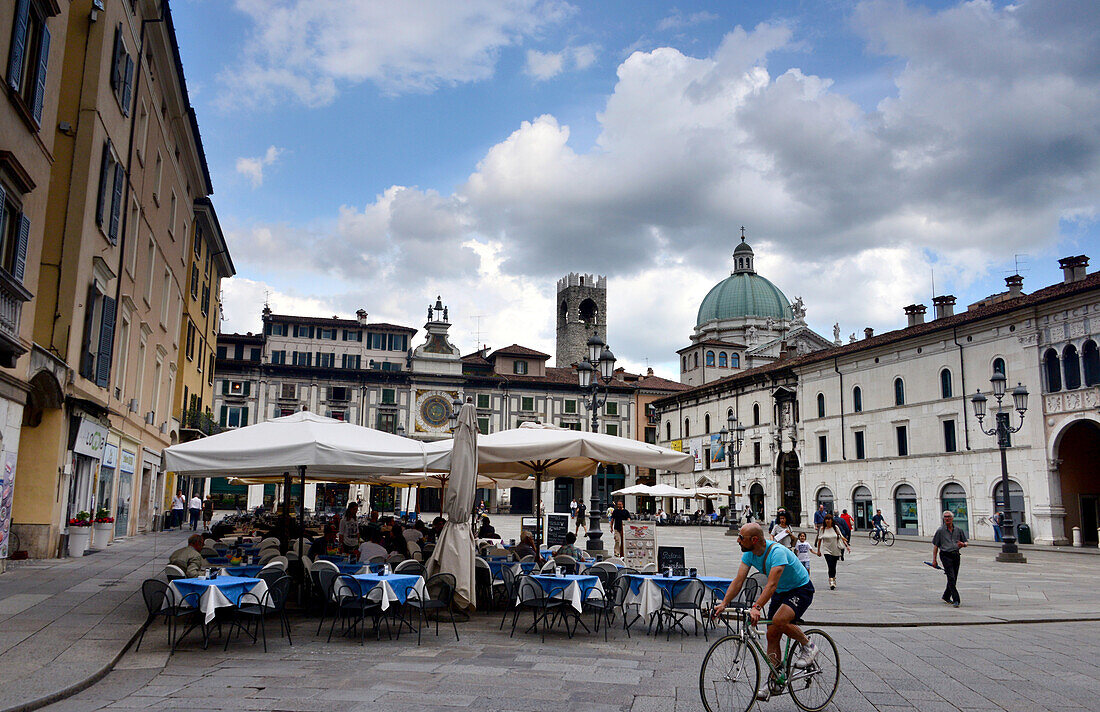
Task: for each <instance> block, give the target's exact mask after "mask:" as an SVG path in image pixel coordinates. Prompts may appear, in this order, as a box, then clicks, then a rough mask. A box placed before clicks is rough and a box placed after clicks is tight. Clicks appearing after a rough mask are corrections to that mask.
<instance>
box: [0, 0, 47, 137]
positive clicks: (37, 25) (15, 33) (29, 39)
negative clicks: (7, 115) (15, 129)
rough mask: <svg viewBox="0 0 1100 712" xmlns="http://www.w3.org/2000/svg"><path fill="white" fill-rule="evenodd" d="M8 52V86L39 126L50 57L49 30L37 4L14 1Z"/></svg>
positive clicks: (26, 1)
mask: <svg viewBox="0 0 1100 712" xmlns="http://www.w3.org/2000/svg"><path fill="white" fill-rule="evenodd" d="M13 20H14V21H13V23H12V37H11V49H10V51H9V53H8V71H7V80H8V86H9V87H11V89H12V91H13V92H14V93H15V95H16V96H18V97H19V99H21V100H22V104H23V107H24V108H25V110H26V111H27V112H29V115H30V117H31V119H33V121H34V124H35V125H36V126H41V125H42V107H43V104H44V103H45V98H46V70H47V66H48V64H49V58H50V30H49V28H47V27H46V18H45V16H44V15H42V14H41V11H40V9H39V8H38V5H37V3H32V2H31V1H30V0H16V3H15V16H14V18H13Z"/></svg>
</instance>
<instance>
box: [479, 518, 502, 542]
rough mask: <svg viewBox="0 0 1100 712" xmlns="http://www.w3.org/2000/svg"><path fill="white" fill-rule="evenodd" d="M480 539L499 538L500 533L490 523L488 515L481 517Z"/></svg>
mask: <svg viewBox="0 0 1100 712" xmlns="http://www.w3.org/2000/svg"><path fill="white" fill-rule="evenodd" d="M477 538H478V539H499V538H500V534H497V530H496V529H494V528H493V525H492V524H490V523H489V518H488V517H482V518H481V528H480V529H478V530H477Z"/></svg>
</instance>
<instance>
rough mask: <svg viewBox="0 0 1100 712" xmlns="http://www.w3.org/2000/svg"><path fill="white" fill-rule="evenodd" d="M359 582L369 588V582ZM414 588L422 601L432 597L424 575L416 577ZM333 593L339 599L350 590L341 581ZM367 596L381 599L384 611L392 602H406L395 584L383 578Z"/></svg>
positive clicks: (373, 599) (370, 598) (375, 599)
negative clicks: (396, 589) (426, 586)
mask: <svg viewBox="0 0 1100 712" xmlns="http://www.w3.org/2000/svg"><path fill="white" fill-rule="evenodd" d="M399 575H400V576H411V574H399ZM337 581H341V579H337ZM359 583H360V585H361V586H362V587H363V588H364V589H366V588H367V584H366V583H365V582H363V581H360V582H359ZM403 587H404V585H402V588H403ZM412 590H413V592H414V593H415V594H416V595H417V596H419V598H420V600H421V601H427V600H429V599H430V598H431V597H430V596H429V595H428V589H427V588H425V586H424V577H423V576H417V577H416V583H414V584H412ZM332 593H333V597H334V599H336V600H339V598H340V596H341V595H348V594H350V590H349V589H348V587H347V584H344V583H342V582H341V583H338V584H337V585H336V586H335V587H334V589H333V592H332ZM366 597H367V599H368V600H371V601H379V602H380V603H381V604H382V610H383V611H384V610H386V609H387V608H389V607H390V604H391V603H393V602H397V603H399V604H400V603H404V602H405V598H404V596H402V595H398V593H397V592H396V591H395V590H394V588H393V585H392V584H391V582H390V581H387V580H385V579H382V580H381V581H378V582H377V583H375V584H374V587H373V588H370V590H368V591H367V594H366Z"/></svg>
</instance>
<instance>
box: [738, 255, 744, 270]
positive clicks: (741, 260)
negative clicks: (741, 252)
mask: <svg viewBox="0 0 1100 712" xmlns="http://www.w3.org/2000/svg"><path fill="white" fill-rule="evenodd" d="M744 268H745V258H744V257H738V258H737V269H744Z"/></svg>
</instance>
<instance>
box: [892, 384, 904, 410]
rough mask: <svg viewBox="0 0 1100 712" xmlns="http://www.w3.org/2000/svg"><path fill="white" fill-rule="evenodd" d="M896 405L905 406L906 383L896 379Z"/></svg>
mask: <svg viewBox="0 0 1100 712" xmlns="http://www.w3.org/2000/svg"><path fill="white" fill-rule="evenodd" d="M894 405H905V381H903V380H901V379H900V378H895V379H894Z"/></svg>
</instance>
